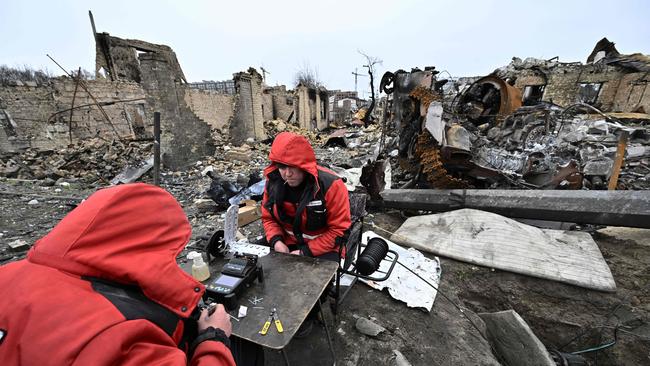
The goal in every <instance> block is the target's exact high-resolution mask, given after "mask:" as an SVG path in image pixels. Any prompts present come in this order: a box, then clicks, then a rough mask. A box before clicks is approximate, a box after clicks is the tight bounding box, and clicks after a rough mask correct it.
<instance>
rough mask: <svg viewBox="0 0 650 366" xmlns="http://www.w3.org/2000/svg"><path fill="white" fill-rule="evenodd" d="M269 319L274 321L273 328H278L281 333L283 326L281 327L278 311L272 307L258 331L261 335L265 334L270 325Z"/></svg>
mask: <svg viewBox="0 0 650 366" xmlns="http://www.w3.org/2000/svg"><path fill="white" fill-rule="evenodd" d="M271 321H273V322H274V323H275V329H277V330H278V333H282V332H283V331H284V328H282V322H281V321H280V318H279V317H278V313H277V311H276V309H275V308H273V310H272V311H271V312H270V313H269V317H268V318H267V319H266V322H265V323H264V326H262V329H261V330H260V332H259V333H260V334H261V335H266V333H267V332H268V331H269V327H271Z"/></svg>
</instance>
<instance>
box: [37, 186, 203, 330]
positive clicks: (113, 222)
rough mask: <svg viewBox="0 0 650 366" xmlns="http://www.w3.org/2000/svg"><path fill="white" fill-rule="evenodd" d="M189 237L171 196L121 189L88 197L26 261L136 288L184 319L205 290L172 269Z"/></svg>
mask: <svg viewBox="0 0 650 366" xmlns="http://www.w3.org/2000/svg"><path fill="white" fill-rule="evenodd" d="M190 234H191V228H190V224H189V222H188V221H187V218H186V216H185V213H184V212H183V209H182V208H181V207H180V205H179V204H178V202H177V201H176V200H175V199H174V197H172V195H171V194H169V193H168V192H166V191H165V190H163V189H161V188H158V187H155V186H152V185H148V184H142V183H137V184H125V185H120V186H116V187H111V188H106V189H102V190H99V191H97V192H96V193H94V194H92V195H91V196H90V197H89V198H88V199H87V200H86V201H84V202H83V203H81V204H80V205H79V206H78V207H77V208H76V209H74V210H73V211H72V212H70V213H69V214H68V215H67V216H66V217H64V218H63V220H61V222H59V224H58V225H56V226H55V227H54V229H52V231H50V232H49V233H48V234H47V235H45V236H44V237H43V238H41V239H40V240H38V241H37V242H36V243H35V245H34V246H33V247H32V249H31V250H30V251H29V253H28V256H27V259H28V261H30V262H32V263H36V264H41V265H45V266H49V267H53V268H57V269H60V270H63V271H66V272H69V273H72V274H76V275H79V276H91V277H99V278H104V279H107V280H112V281H116V282H119V283H123V284H131V285H137V286H139V287H140V288H141V289H142V291H143V292H144V294H145V295H146V296H147V297H148V298H150V299H151V300H153V301H155V302H157V303H159V304H161V305H163V306H164V307H166V308H168V309H169V310H171V311H173V312H175V313H176V314H178V315H180V316H182V317H187V316H189V314H190V313H191V312H192V310H193V308H194V307H195V306H196V304H197V302H198V300H199V298H200V297H201V295H202V294H203V292H204V289H205V288H204V287H203V285H201V284H200V283H199V282H197V281H196V280H194V278H192V277H191V276H189V275H188V274H186V273H185V272H184V271H183V270H182V269H181V268H180V267H179V266H178V265H177V264H176V256H177V255H178V254H179V253H180V252H181V251H182V250H183V248H184V246H185V244H187V242H188V240H189V238H190ZM197 290H199V291H197Z"/></svg>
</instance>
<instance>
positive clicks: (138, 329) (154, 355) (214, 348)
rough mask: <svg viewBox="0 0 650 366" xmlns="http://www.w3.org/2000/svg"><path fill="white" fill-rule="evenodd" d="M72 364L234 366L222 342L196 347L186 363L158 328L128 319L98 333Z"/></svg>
mask: <svg viewBox="0 0 650 366" xmlns="http://www.w3.org/2000/svg"><path fill="white" fill-rule="evenodd" d="M73 364H74V365H96V366H103V365H123V366H131V365H133V366H136V365H137V366H140V365H168V366H172V365H174V366H179V365H192V366H203V365H216V366H235V360H234V359H233V356H232V353H231V352H230V350H229V349H228V347H226V345H224V344H223V343H221V342H214V341H206V342H202V343H201V344H199V346H198V347H197V348H196V351H195V353H194V356H193V357H192V359H191V360H190V361H189V362H188V360H187V355H186V354H185V352H183V351H182V350H180V349H179V348H178V347H177V346H176V344H174V341H173V339H172V338H171V337H170V336H169V335H167V334H166V333H165V332H164V331H163V330H162V329H160V328H159V327H158V326H157V325H155V324H153V323H151V322H149V321H147V320H143V319H140V320H129V321H125V322H121V323H119V324H116V325H114V326H112V327H110V328H108V329H106V330H104V331H103V332H101V333H99V334H98V335H97V336H96V337H95V338H93V339H92V340H91V341H90V342H88V344H86V346H85V347H84V348H83V349H82V350H81V351H80V352H79V355H78V357H77V359H76V360H75V361H74V363H73Z"/></svg>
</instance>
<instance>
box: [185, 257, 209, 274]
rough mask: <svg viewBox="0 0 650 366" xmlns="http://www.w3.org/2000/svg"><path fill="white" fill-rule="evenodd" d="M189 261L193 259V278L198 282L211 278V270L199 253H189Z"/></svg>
mask: <svg viewBox="0 0 650 366" xmlns="http://www.w3.org/2000/svg"><path fill="white" fill-rule="evenodd" d="M187 259H191V260H193V261H194V262H193V263H192V277H194V279H196V280H197V281H205V280H207V279H208V278H210V269H209V268H208V265H207V264H206V263H205V262H204V261H203V256H202V255H201V253H199V252H194V251H192V252H189V253H188V254H187Z"/></svg>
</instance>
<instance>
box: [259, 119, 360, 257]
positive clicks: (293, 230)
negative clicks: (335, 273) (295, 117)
mask: <svg viewBox="0 0 650 366" xmlns="http://www.w3.org/2000/svg"><path fill="white" fill-rule="evenodd" d="M269 160H271V162H272V164H271V165H269V166H268V167H267V168H266V169H264V176H265V177H266V179H267V181H266V182H267V183H266V187H265V190H264V198H263V200H262V222H263V224H264V232H265V233H266V240H267V241H268V242H269V243H270V244H271V246H273V244H275V242H276V241H277V240H282V241H283V242H284V243H285V244H287V245H294V244H298V245H299V246H302V247H301V251H302V252H303V254H306V255H311V256H319V255H322V254H325V253H328V252H338V251H339V243H340V240H342V239H344V238H345V237H346V234H347V230H348V229H349V228H350V224H351V221H350V201H349V198H348V190H347V188H346V187H345V184H344V183H343V181H342V180H341V178H339V177H338V176H337V175H336V174H335V173H334V172H332V171H331V170H329V169H326V168H323V167H321V166H318V165H317V164H316V155H315V154H314V150H313V149H312V147H311V145H310V144H309V141H307V139H306V138H305V137H303V136H300V135H297V134H294V133H290V132H282V133H280V134H278V135H277V136H276V138H275V140H274V141H273V145H272V146H271V152H270V153H269ZM274 163H281V164H284V165H290V166H294V167H298V168H300V169H302V170H304V171H305V172H307V177H311V178H306V179H307V180H308V184H307V185H306V188H305V189H307V190H309V191H308V192H306V194H305V200H304V201H302V202H299V203H291V202H287V201H284V200H283V199H282V196H283V193H282V191H283V190H284V189H285V186H284V181H283V180H282V177H281V176H280V172H279V170H278V167H277V166H276V165H275V164H274ZM301 203H302V206H303V207H301ZM297 211H301V212H300V220H296V219H295V216H296V212H297ZM297 234H298V235H300V234H302V238H303V244H302V245H301V243H300V239H299V238H298V236H297Z"/></svg>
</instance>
